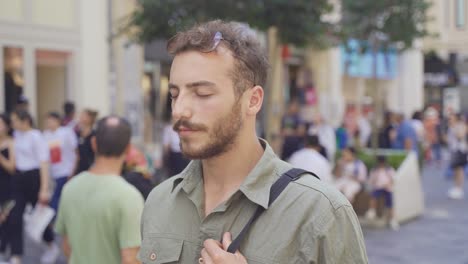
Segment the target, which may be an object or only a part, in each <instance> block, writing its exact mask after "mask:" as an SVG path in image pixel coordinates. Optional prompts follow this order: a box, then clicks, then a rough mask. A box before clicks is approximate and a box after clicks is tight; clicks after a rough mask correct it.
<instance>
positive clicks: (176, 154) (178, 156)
mask: <svg viewBox="0 0 468 264" xmlns="http://www.w3.org/2000/svg"><path fill="white" fill-rule="evenodd" d="M163 146H164V155H165V160H166V167H167V168H168V170H169V176H174V175H177V174H179V173H180V172H182V171H183V170H184V169H185V167H187V165H188V164H189V162H190V161H189V160H188V159H187V158H185V157H184V156H183V155H182V151H181V149H180V138H179V135H178V134H177V132H175V131H174V129H173V128H172V125H171V124H169V125H167V126H166V127H165V128H164V132H163Z"/></svg>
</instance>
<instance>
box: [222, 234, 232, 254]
mask: <svg viewBox="0 0 468 264" xmlns="http://www.w3.org/2000/svg"><path fill="white" fill-rule="evenodd" d="M231 243H232V236H231V233H229V232H226V233H224V235H223V248H224V250H227V249H228V248H229V245H231Z"/></svg>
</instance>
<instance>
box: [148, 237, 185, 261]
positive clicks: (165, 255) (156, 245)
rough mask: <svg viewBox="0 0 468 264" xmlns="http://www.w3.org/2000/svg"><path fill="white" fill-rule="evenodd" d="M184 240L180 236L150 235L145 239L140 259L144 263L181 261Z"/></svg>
mask: <svg viewBox="0 0 468 264" xmlns="http://www.w3.org/2000/svg"><path fill="white" fill-rule="evenodd" d="M183 245H184V241H183V240H182V239H178V238H167V237H157V236H149V237H146V238H144V239H143V243H142V246H141V249H140V254H139V256H140V260H141V262H142V263H143V264H160V263H179V259H180V256H181V253H182V247H183Z"/></svg>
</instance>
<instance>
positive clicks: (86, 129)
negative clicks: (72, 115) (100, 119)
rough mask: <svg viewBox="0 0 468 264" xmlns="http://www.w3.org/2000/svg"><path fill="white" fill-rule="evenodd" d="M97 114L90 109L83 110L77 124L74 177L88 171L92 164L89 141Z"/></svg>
mask: <svg viewBox="0 0 468 264" xmlns="http://www.w3.org/2000/svg"><path fill="white" fill-rule="evenodd" d="M97 115H98V113H97V112H96V111H94V110H91V109H85V110H84V111H83V112H81V114H80V119H79V123H78V128H79V132H78V156H77V162H76V167H75V170H74V171H75V172H74V173H73V174H74V175H77V174H80V173H81V172H83V171H86V170H88V169H89V168H90V167H91V165H93V162H94V151H93V148H92V146H91V139H92V138H93V136H94V123H95V122H96V118H97Z"/></svg>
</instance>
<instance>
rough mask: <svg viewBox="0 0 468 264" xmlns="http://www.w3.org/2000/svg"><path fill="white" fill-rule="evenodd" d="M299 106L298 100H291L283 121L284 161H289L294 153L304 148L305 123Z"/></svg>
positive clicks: (282, 153)
mask: <svg viewBox="0 0 468 264" xmlns="http://www.w3.org/2000/svg"><path fill="white" fill-rule="evenodd" d="M299 106H300V105H299V101H298V100H297V99H293V100H291V102H289V105H288V111H287V113H286V114H285V115H284V116H283V119H282V120H281V136H282V137H283V146H282V150H281V159H282V160H287V159H289V157H291V155H292V154H293V153H294V152H296V151H297V150H299V149H301V148H302V147H303V141H304V136H305V123H304V122H303V120H302V119H301V117H300V114H299Z"/></svg>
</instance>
